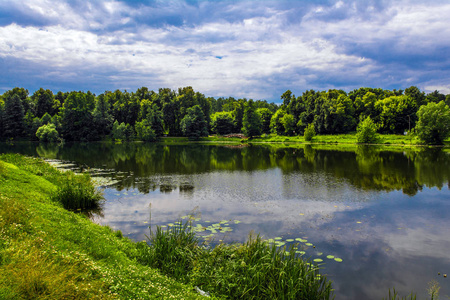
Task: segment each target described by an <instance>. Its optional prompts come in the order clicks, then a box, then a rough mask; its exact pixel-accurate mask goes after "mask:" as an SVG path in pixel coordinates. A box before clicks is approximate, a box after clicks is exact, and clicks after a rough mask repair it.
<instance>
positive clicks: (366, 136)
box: [356, 117, 378, 143]
mask: <svg viewBox="0 0 450 300" xmlns="http://www.w3.org/2000/svg"><path fill="white" fill-rule="evenodd" d="M377 129H378V128H377V125H375V123H374V122H373V121H372V119H371V118H370V117H367V118H365V119H364V120H363V121H361V122H360V123H359V124H358V128H357V129H356V141H357V143H376V142H377V141H378V136H377Z"/></svg>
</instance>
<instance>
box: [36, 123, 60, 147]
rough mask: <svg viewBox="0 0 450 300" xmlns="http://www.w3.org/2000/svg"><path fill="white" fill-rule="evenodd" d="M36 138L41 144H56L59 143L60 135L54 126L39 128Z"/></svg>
mask: <svg viewBox="0 0 450 300" xmlns="http://www.w3.org/2000/svg"><path fill="white" fill-rule="evenodd" d="M36 137H37V138H38V139H39V141H40V142H50V143H56V142H58V141H59V133H58V131H57V130H56V127H55V125H54V124H48V125H42V126H41V127H39V128H38V130H37V131H36Z"/></svg>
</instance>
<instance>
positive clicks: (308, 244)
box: [305, 243, 313, 247]
mask: <svg viewBox="0 0 450 300" xmlns="http://www.w3.org/2000/svg"><path fill="white" fill-rule="evenodd" d="M305 245H306V246H310V247H311V246H312V245H313V244H311V243H306V244H305Z"/></svg>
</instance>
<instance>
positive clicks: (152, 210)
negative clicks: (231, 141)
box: [0, 143, 450, 300]
mask: <svg viewBox="0 0 450 300" xmlns="http://www.w3.org/2000/svg"><path fill="white" fill-rule="evenodd" d="M0 152H17V153H23V154H28V155H33V156H40V157H43V158H46V159H49V160H50V161H53V162H54V163H55V162H56V163H59V164H61V162H62V163H64V164H65V167H68V168H76V169H81V170H83V171H87V172H90V173H91V174H92V175H93V176H94V178H96V179H97V180H98V183H99V185H103V186H104V195H105V198H106V200H107V201H106V203H105V206H104V208H103V211H102V213H101V215H96V216H94V220H95V221H96V222H98V223H100V224H105V225H109V226H110V227H112V228H114V229H119V230H121V231H122V232H123V233H124V235H126V236H128V237H130V238H131V239H133V240H136V241H140V240H145V239H146V236H147V235H148V234H149V227H150V226H151V227H152V228H155V227H156V225H160V226H171V225H172V224H173V223H174V222H176V221H179V220H182V219H183V218H185V217H186V216H187V215H193V216H194V217H195V220H194V222H193V225H194V226H195V227H196V228H197V229H199V230H198V231H199V232H198V234H199V235H200V236H201V237H202V239H205V240H208V241H209V242H210V243H214V242H218V241H225V242H244V241H245V240H246V239H247V238H248V235H249V233H251V232H253V233H255V234H260V235H261V236H263V237H264V238H266V239H273V240H274V242H276V243H278V244H279V245H283V244H285V245H290V244H293V243H298V244H299V247H298V249H297V251H299V253H301V254H303V253H304V254H303V255H304V257H306V258H311V260H315V261H316V262H319V263H322V264H323V265H322V267H323V273H324V274H327V275H328V278H329V279H330V280H332V281H333V287H334V289H335V294H336V299H338V300H339V299H382V298H383V297H387V294H388V289H389V288H392V287H395V289H396V290H397V291H399V292H400V293H401V294H403V295H406V294H409V293H410V292H411V291H415V292H417V296H418V299H425V298H426V297H427V289H428V288H429V285H430V283H433V282H434V283H437V284H439V286H440V288H441V289H440V295H441V299H446V296H448V295H450V278H448V277H447V278H444V276H443V275H444V274H449V273H450V222H449V216H450V152H449V150H448V149H441V148H407V147H405V148H395V147H392V148H389V147H384V148H379V147H376V146H336V145H333V146H329V145H312V146H311V145H301V144H300V145H272V146H269V145H258V146H257V145H250V146H248V145H247V146H244V145H237V146H232V145H222V146H221V145H208V144H203V145H201V144H190V145H162V144H142V143H127V144H110V143H91V144H64V145H63V146H50V145H40V144H34V143H16V144H14V145H7V144H4V143H3V144H0Z"/></svg>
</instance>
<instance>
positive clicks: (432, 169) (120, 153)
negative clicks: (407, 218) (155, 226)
mask: <svg viewBox="0 0 450 300" xmlns="http://www.w3.org/2000/svg"><path fill="white" fill-rule="evenodd" d="M10 151H14V152H19V153H25V154H28V155H38V156H41V157H44V158H52V159H55V158H57V159H61V160H69V161H75V162H77V163H79V164H83V165H86V166H89V167H90V168H103V169H105V168H106V169H113V170H115V171H119V172H127V173H128V174H129V178H127V180H122V182H121V183H120V184H119V185H118V189H119V190H122V189H127V188H138V189H139V190H140V191H142V192H144V193H148V192H149V191H152V190H155V188H161V187H162V188H161V190H163V191H165V192H170V191H173V190H174V189H175V188H180V189H182V190H191V191H192V190H193V186H192V184H190V183H189V182H176V178H171V177H170V176H165V177H160V178H159V181H158V182H155V181H154V180H151V179H150V180H149V177H151V176H154V175H156V174H178V175H180V174H186V175H187V174H201V173H208V172H212V171H231V172H235V171H246V172H253V171H258V170H269V169H273V168H276V169H279V170H281V171H282V173H283V174H286V175H288V174H291V173H296V172H301V173H302V174H317V173H326V174H330V176H333V177H334V178H336V179H337V180H345V181H346V182H348V183H350V184H351V185H353V186H354V187H356V188H361V189H364V190H377V191H387V192H389V191H395V190H402V191H403V193H405V194H407V195H411V196H413V195H415V194H416V193H417V192H419V191H421V190H422V188H423V187H424V186H427V187H437V188H439V189H441V188H442V187H443V186H444V185H449V184H450V154H449V152H447V151H443V150H442V149H441V148H412V149H411V148H406V150H399V151H391V150H390V149H389V148H386V147H385V148H380V147H375V146H355V147H353V148H350V150H347V151H342V148H340V147H338V146H334V147H332V146H331V147H330V146H328V147H327V146H311V145H301V146H296V147H292V146H291V147H290V148H288V147H270V146H249V147H226V146H222V147H218V146H208V145H199V144H191V145H188V146H167V145H161V144H143V143H123V144H111V143H90V144H87V143H84V144H83V143H76V144H64V145H63V146H59V145H51V144H32V143H16V144H15V145H14V146H9V145H6V144H0V152H10ZM174 180H175V181H174ZM188 187H189V188H188Z"/></svg>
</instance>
